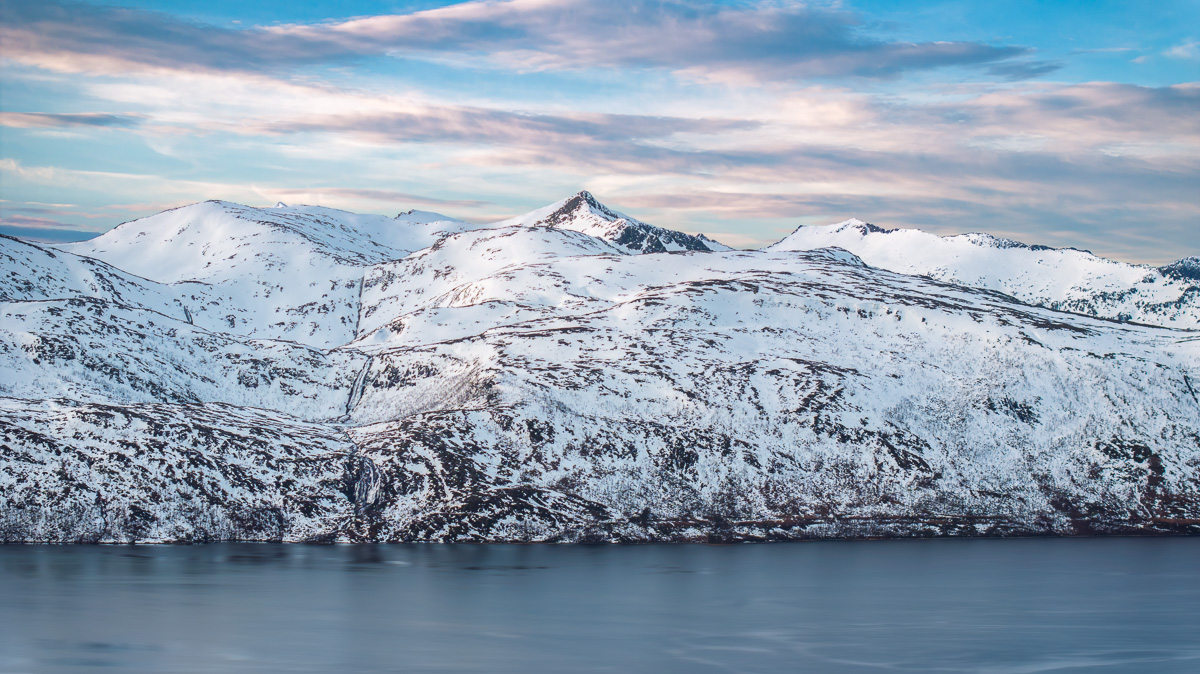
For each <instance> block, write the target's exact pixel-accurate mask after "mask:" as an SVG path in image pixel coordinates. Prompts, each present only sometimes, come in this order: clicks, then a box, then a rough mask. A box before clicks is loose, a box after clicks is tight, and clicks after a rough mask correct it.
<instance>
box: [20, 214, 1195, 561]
mask: <svg viewBox="0 0 1200 674" xmlns="http://www.w3.org/2000/svg"><path fill="white" fill-rule="evenodd" d="M864 227H867V226H865V225H864ZM874 234H879V232H878V231H873V230H870V229H867V230H866V232H865V233H864V234H862V237H870V236H872V235H874ZM794 237H795V235H793V237H789V239H786V240H785V241H784V242H781V244H778V245H777V246H775V247H772V248H770V249H767V250H763V251H754V252H749V251H732V250H727V249H725V248H724V247H723V246H720V245H719V244H716V243H715V242H711V241H710V240H708V239H705V238H701V237H698V236H691V235H687V234H683V233H680V232H672V231H670V230H664V229H661V228H657V227H653V226H652V225H647V224H646V223H641V222H639V221H636V220H633V219H631V218H628V217H627V216H622V215H620V214H618V213H616V212H615V211H612V210H611V209H608V208H607V207H605V206H603V205H601V204H599V202H597V201H596V200H595V199H594V198H593V197H592V196H591V195H590V194H587V193H581V194H578V195H575V196H573V197H570V198H568V199H565V200H563V201H560V202H558V203H556V204H552V205H551V206H548V207H546V208H544V209H539V210H538V211H534V212H533V213H531V214H529V215H526V216H523V217H521V218H515V219H513V220H509V221H503V222H498V223H491V224H485V225H471V224H469V223H465V222H462V221H457V220H453V219H451V218H446V217H444V216H437V215H436V214H427V213H407V214H402V215H401V216H399V217H397V218H395V219H388V218H382V217H380V216H356V215H353V214H347V213H341V212H338V211H331V210H329V209H317V208H313V207H289V206H284V205H279V206H277V207H276V208H273V209H254V208H248V207H244V206H237V205H232V204H225V203H220V202H215V203H212V202H210V203H207V204H198V205H196V206H192V207H188V208H185V209H178V210H176V211H172V212H168V213H166V214H162V215H159V216H154V217H152V218H147V219H145V220H140V221H135V222H133V223H128V224H126V225H123V226H122V227H120V228H117V229H116V230H113V232H110V233H109V234H106V235H104V236H101V237H98V238H97V239H95V240H93V241H89V242H84V243H82V244H73V245H70V246H60V247H57V248H48V247H42V246H36V245H32V244H28V243H24V242H21V241H17V240H14V239H9V238H4V239H0V265H2V267H0V300H3V301H2V304H0V309H2V310H3V311H4V321H3V323H2V324H0V360H2V361H3V362H2V367H3V368H4V371H5V376H4V378H3V379H2V380H0V396H3V397H2V398H0V540H4V541H8V542H14V541H203V540H223V539H241V540H289V541H304V540H312V541H339V540H340V541H414V540H415V541H651V540H720V541H730V540H777V539H801V538H821V537H876V536H942V535H968V536H977V535H991V536H1004V535H1029V534H1054V535H1068V534H1093V533H1099V534H1103V533H1122V534H1129V533H1143V534H1169V533H1196V532H1198V531H1200V390H1198V389H1200V332H1198V331H1196V328H1197V327H1200V326H1197V322H1196V321H1195V320H1194V319H1187V316H1189V315H1190V314H1187V313H1186V312H1183V313H1179V314H1178V315H1176V316H1175V318H1174V323H1172V324H1182V323H1186V326H1185V327H1187V328H1189V329H1187V330H1184V329H1179V328H1169V327H1159V326H1153V325H1145V324H1141V323H1136V322H1128V321H1120V320H1109V317H1102V318H1097V317H1091V316H1085V315H1080V314H1079V313H1065V312H1062V311H1056V310H1054V309H1053V308H1050V307H1047V306H1037V305H1036V304H1030V303H1023V302H1021V301H1019V300H1018V299H1014V296H1018V295H1019V293H1018V292H1015V291H1013V290H1012V289H1011V288H1008V287H1006V288H1004V289H1003V290H1004V293H1003V294H1002V293H1000V292H996V289H988V288H987V287H983V288H978V287H969V286H970V284H966V283H965V282H959V283H951V282H947V281H945V280H939V279H935V278H931V276H933V274H927V275H925V276H910V275H904V274H901V273H896V272H894V271H887V270H884V269H880V268H877V267H874V266H868V265H867V264H864V262H863V260H862V259H860V258H859V257H857V256H856V255H854V254H851V253H849V252H846V251H845V250H841V249H837V248H821V249H815V250H804V251H798V250H789V248H799V247H802V246H800V245H799V244H797V242H796V241H795V238H794ZM789 241H791V243H789ZM971 245H974V244H971ZM1012 249H1013V248H1012V247H1003V246H996V247H986V248H985V247H979V250H980V251H985V252H986V251H991V252H992V253H993V254H1002V253H1004V252H1005V251H1009V250H1012ZM1017 250H1020V251H1025V252H1026V253H1044V252H1046V251H1033V250H1032V249H1029V248H1018V249H1017ZM138 251H142V252H141V253H140V254H139V252H138ZM976 259H977V260H982V262H981V264H984V265H985V266H987V267H988V268H1002V267H1003V264H1002V263H1001V262H996V261H995V260H994V259H992V258H988V257H987V255H985V254H984V253H980V254H979V256H977V258H976ZM997 259H999V258H997ZM1005 259H1006V258H1005ZM1093 259H1094V260H1099V258H1093ZM868 261H869V260H868ZM1100 263H1104V264H1111V265H1115V264H1116V263H1109V262H1107V261H1100V262H1099V263H1097V264H1100ZM123 265H124V266H127V267H129V268H128V269H126V268H123ZM945 266H946V267H947V268H951V267H952V265H951V264H950V263H949V262H947V264H946V265H945ZM1125 266H1129V265H1125ZM1194 268H1195V265H1194V264H1189V263H1188V261H1187V260H1184V261H1181V262H1180V263H1177V264H1176V265H1172V266H1170V267H1168V268H1164V269H1163V270H1161V276H1162V277H1163V278H1171V279H1175V280H1177V281H1179V282H1180V283H1185V282H1190V281H1187V279H1191V278H1192V277H1191V276H1189V273H1190V272H1191V271H1193V270H1194ZM1056 269H1057V270H1058V271H1056V274H1057V276H1056V278H1059V277H1065V274H1066V272H1065V271H1062V268H1061V267H1058V268H1056ZM1138 269H1142V271H1143V273H1147V272H1145V269H1148V268H1138ZM1019 278H1034V277H1019ZM1019 278H1018V280H1019ZM1092 278H1095V276H1094V275H1093V276H1087V275H1084V276H1081V277H1080V278H1079V279H1078V280H1077V281H1076V282H1075V284H1076V285H1077V286H1079V287H1083V285H1082V284H1085V283H1086V282H1087V280H1088V279H1092ZM1106 278H1108V277H1106ZM1009 282H1010V283H1016V281H1015V280H1012V279H1010V280H1009ZM1106 282H1109V283H1116V282H1117V281H1115V280H1111V279H1110V280H1109V281H1106ZM977 285H985V286H986V285H987V284H982V283H981V284H977ZM1138 287H1139V288H1140V286H1138ZM1109 291H1111V287H1109V286H1106V290H1105V292H1109ZM1039 292H1040V291H1039ZM1139 292H1140V290H1139ZM1043 304H1052V303H1051V302H1044V303H1043ZM1188 320H1190V321H1191V322H1190V323H1187V321H1188Z"/></svg>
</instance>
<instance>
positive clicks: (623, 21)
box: [0, 0, 1030, 79]
mask: <svg viewBox="0 0 1200 674" xmlns="http://www.w3.org/2000/svg"><path fill="white" fill-rule="evenodd" d="M0 3H2V4H0V8H2V12H3V15H4V19H5V20H4V22H3V23H2V24H0V40H2V41H3V42H4V44H5V51H6V56H7V57H8V58H10V59H14V60H17V61H20V62H23V63H27V64H32V65H35V66H39V67H43V68H49V69H56V70H64V71H91V72H106V73H125V72H129V71H130V70H167V71H170V70H181V71H193V72H222V71H228V72H236V71H240V72H273V71H278V70H281V69H288V68H294V67H298V66H304V65H312V64H329V63H339V62H345V61H348V60H354V59H361V58H364V57H376V56H382V55H389V54H391V55H409V56H430V55H433V56H439V57H443V58H446V57H449V58H458V57H461V58H466V59H471V63H472V64H473V65H475V66H481V65H484V64H485V63H490V64H491V67H504V68H518V69H526V70H552V69H569V70H578V69H591V68H597V67H608V68H626V67H635V68H662V69H667V70H672V71H686V72H691V73H696V74H702V75H717V76H720V75H726V76H728V75H730V74H733V75H740V76H743V77H753V78H757V79H798V78H810V77H836V76H846V75H855V76H862V77H871V78H878V77H893V76H896V75H899V74H901V73H903V72H906V71H913V70H925V69H930V68H939V67H945V66H964V65H966V66H970V65H987V64H993V63H997V62H1001V61H1005V60H1006V59H1011V58H1014V57H1018V56H1025V55H1028V54H1029V53H1030V51H1029V50H1028V49H1026V48H1023V47H1016V46H992V45H985V44H980V43H974V42H924V43H910V42H897V41H889V40H886V39H883V38H880V37H876V36H874V35H871V34H869V33H868V31H866V30H865V29H864V28H863V27H862V26H861V25H860V21H859V19H858V17H857V15H855V14H853V13H851V12H848V11H844V10H837V9H823V8H813V7H809V6H806V5H804V4H801V3H798V2H776V3H765V4H751V5H737V6H720V5H714V4H711V3H701V2H693V1H690V0H603V1H601V0H557V1H552V0H503V1H502V0H476V1H474V2H466V3H461V4H455V5H450V6H448V7H441V8H437V9H431V10H426V11H420V12H413V13H410V14H395V15H384V16H370V17H364V18H358V19H353V20H349V21H341V22H334V23H318V24H303V25H287V26H270V27H256V28H224V27H217V26H210V25H203V24H198V23H193V22H188V21H183V20H181V19H178V18H175V17H172V16H170V15H167V14H162V13H158V12H148V11H144V10H136V9H125V8H114V7H100V6H93V5H86V4H75V3H72V4H68V3H62V2H55V1H54V0H42V1H40V2H35V3H31V2H23V1H22V0H0Z"/></svg>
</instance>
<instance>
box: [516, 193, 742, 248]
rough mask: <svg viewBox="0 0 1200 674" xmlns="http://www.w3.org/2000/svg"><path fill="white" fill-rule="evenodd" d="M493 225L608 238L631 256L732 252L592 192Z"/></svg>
mask: <svg viewBox="0 0 1200 674" xmlns="http://www.w3.org/2000/svg"><path fill="white" fill-rule="evenodd" d="M493 226H495V227H510V226H523V227H557V228H560V229H570V230H574V231H576V232H582V233H583V234H588V235H590V236H594V237H596V238H598V239H604V240H605V241H608V242H609V243H612V244H613V245H615V246H617V247H619V248H621V249H622V250H625V251H627V252H630V253H665V252H669V251H683V250H701V251H718V250H731V249H730V248H729V246H726V245H724V244H721V243H717V242H716V241H713V240H712V239H710V238H708V237H706V236H704V235H703V234H698V235H694V236H693V235H691V234H684V233H683V232H677V231H675V230H671V229H663V228H662V227H655V226H654V225H651V224H647V223H645V222H642V221H641V220H637V219H634V218H631V217H629V216H628V215H625V214H624V213H618V212H617V211H614V210H612V209H611V208H609V207H607V206H605V205H604V204H602V203H600V202H599V201H596V198H595V197H593V196H592V195H591V193H590V192H580V193H579V194H576V195H574V196H571V197H568V198H566V199H563V200H562V201H556V202H554V203H553V204H550V205H549V206H546V207H544V208H539V209H538V210H536V211H531V212H529V213H526V214H525V215H521V216H518V217H515V218H512V219H509V220H502V221H501V222H498V223H495V224H494V225H493Z"/></svg>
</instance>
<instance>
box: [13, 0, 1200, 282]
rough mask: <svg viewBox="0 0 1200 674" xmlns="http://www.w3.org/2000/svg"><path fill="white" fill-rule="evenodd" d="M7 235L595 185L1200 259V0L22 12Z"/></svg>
mask: <svg viewBox="0 0 1200 674" xmlns="http://www.w3.org/2000/svg"><path fill="white" fill-rule="evenodd" d="M0 68H2V70H0V233H5V234H9V235H14V236H26V237H31V238H38V239H41V240H51V241H53V240H72V239H79V238H87V237H90V236H94V235H95V234H96V233H99V232H103V231H106V230H107V229H109V228H111V227H113V226H115V225H117V224H119V223H121V222H124V221H128V220H131V219H135V218H138V217H144V216H146V215H150V214H153V213H156V212H158V211H161V210H164V209H167V208H171V207H175V206H180V205H184V204H187V203H192V202H196V201H203V200H206V199H225V200H229V201H234V202H238V203H243V204H248V205H252V206H270V205H273V204H274V203H275V202H277V201H283V202H286V203H289V204H318V205H323V206H330V207H334V208H342V209H346V210H351V211H355V212H363V213H385V214H391V215H394V214H395V213H398V212H400V211H404V210H408V209H412V208H417V209H421V210H430V211H436V212H439V213H444V214H446V215H451V216H454V217H459V218H463V219H466V220H472V221H481V222H482V221H491V220H497V219H500V218H503V217H508V216H511V215H516V214H519V213H523V212H526V211H529V210H532V209H534V208H538V207H540V206H543V205H546V204H548V203H552V202H554V201H556V200H559V199H562V198H564V197H566V196H568V195H570V194H574V193H575V192H578V191H579V190H582V189H586V190H589V191H591V192H592V193H593V194H595V195H596V197H597V198H598V199H600V200H601V201H603V202H604V203H606V204H607V205H609V206H611V207H613V208H616V209H618V210H621V211H623V212H625V213H628V214H630V215H632V216H634V217H637V218H639V219H641V220H645V221H647V222H651V223H653V224H657V225H661V226H665V227H671V228H674V229H680V230H684V231H688V232H703V233H705V234H707V235H709V236H711V237H713V238H716V239H717V240H720V241H723V242H725V243H728V244H730V245H734V246H738V247H758V246H761V245H765V244H768V243H771V242H773V241H776V240H778V239H780V238H782V237H783V236H785V235H786V234H787V233H789V232H790V231H792V230H793V229H795V228H796V227H797V226H801V225H813V224H829V223H834V222H838V221H841V220H845V219H847V218H850V217H856V218H859V219H862V220H866V221H868V222H872V223H874V224H877V225H880V226H884V227H916V228H920V229H925V230H928V231H932V232H936V233H938V234H956V233H963V232H974V231H983V232H988V233H991V234H994V235H997V236H1004V237H1009V238H1014V239H1017V240H1020V241H1024V242H1027V243H1031V244H1042V245H1051V246H1059V247H1068V246H1069V247H1076V248H1083V249H1087V250H1091V251H1093V252H1095V253H1096V254H1098V255H1103V256H1106V257H1110V258H1114V259H1118V260H1122V261H1127V262H1135V263H1147V264H1163V263H1166V262H1170V261H1173V260H1176V259H1179V258H1181V257H1185V256H1189V255H1200V1H1198V0H1160V1H1158V2H1154V3H1132V2H1127V1H1123V2H1109V1H1107V0H1089V1H1086V2H1085V1H1077V2H1076V1H1071V2H1068V1H1064V2H1049V1H1040V2H1039V1H1033V0H1011V1H1010V0H994V1H992V2H976V1H974V0H942V1H937V0H933V1H928V2H922V1H918V0H913V1H903V2H902V1H891V0H861V1H853V0H847V1H844V2H843V1H834V0H831V1H828V2H796V1H792V0H727V1H723V2H692V1H687V0H679V1H667V2H655V1H651V0H476V1H472V2H444V1H437V0H395V1H392V2H366V1H354V0H347V1H336V0H320V1H317V2H307V3H306V2H297V1H283V0H265V1H261V2H245V0H239V1H237V2H234V1H232V0H203V1H198V0H160V1H151V0H113V1H111V2H103V3H102V2H86V3H79V2H59V1H58V0H0Z"/></svg>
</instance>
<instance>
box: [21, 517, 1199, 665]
mask: <svg viewBox="0 0 1200 674" xmlns="http://www.w3.org/2000/svg"><path fill="white" fill-rule="evenodd" d="M93 669H106V670H108V671H128V672H531V671H545V672H997V673H1025V672H1139V673H1141V672H1188V673H1195V672H1200V539H1158V540H1153V539H1145V540H1142V539H1107V540H1105V539H1075V540H1007V541H1001V540H974V541H972V540H966V541H886V542H827V543H796V544H774V545H738V546H702V545H651V546H634V547H624V546H620V547H619V546H604V547H582V546H468V545H372V546H358V545H355V546H303V545H255V544H228V545H209V546H194V547H173V546H122V547H117V546H112V547H109V546H104V547H97V546H65V547H55V546H8V547H4V546H0V671H4V672H72V671H83V670H93Z"/></svg>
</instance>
